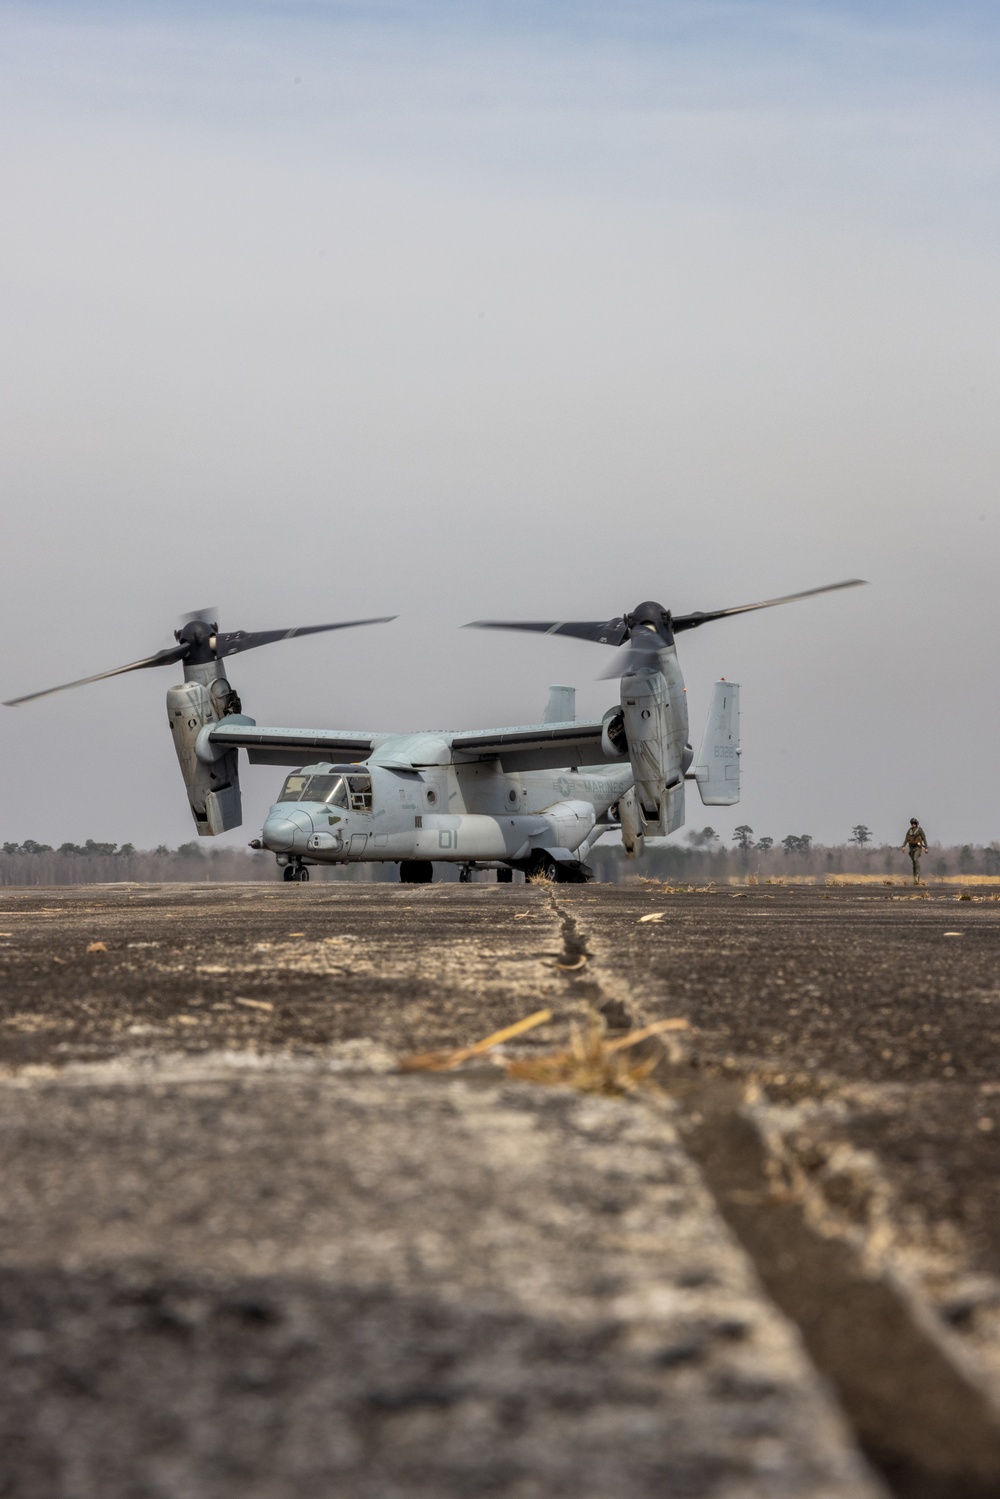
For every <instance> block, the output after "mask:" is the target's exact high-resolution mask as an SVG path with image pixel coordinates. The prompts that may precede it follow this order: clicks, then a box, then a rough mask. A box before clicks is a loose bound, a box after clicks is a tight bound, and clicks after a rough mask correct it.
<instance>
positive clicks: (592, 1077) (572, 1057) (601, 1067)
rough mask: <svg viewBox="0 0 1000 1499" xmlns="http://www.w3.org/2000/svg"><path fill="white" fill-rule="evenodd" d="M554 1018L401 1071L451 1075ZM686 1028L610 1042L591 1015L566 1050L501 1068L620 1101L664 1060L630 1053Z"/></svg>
mask: <svg viewBox="0 0 1000 1499" xmlns="http://www.w3.org/2000/svg"><path fill="white" fill-rule="evenodd" d="M551 1019H552V1012H551V1011H550V1010H538V1011H536V1013H535V1014H534V1015H528V1016H527V1017H526V1018H525V1019H524V1020H518V1021H517V1022H516V1024H514V1025H508V1026H506V1027H505V1029H504V1030H502V1031H494V1033H493V1035H492V1036H486V1037H485V1038H484V1039H483V1040H482V1041H477V1042H475V1044H474V1045H472V1046H462V1047H459V1048H458V1049H457V1050H454V1051H426V1052H422V1053H421V1054H420V1055H419V1056H412V1057H405V1058H404V1059H403V1061H401V1062H400V1064H399V1070H400V1071H401V1072H447V1071H450V1070H451V1069H452V1068H454V1067H458V1066H460V1065H461V1064H462V1063H463V1062H468V1061H471V1060H472V1059H473V1058H475V1057H482V1056H485V1055H486V1053H487V1052H489V1051H492V1050H493V1049H494V1047H497V1046H501V1045H502V1044H503V1042H504V1041H512V1040H513V1039H514V1037H515V1036H520V1035H523V1034H524V1032H525V1031H529V1030H532V1029H533V1028H534V1027H535V1026H537V1025H544V1024H545V1022H546V1021H548V1020H551ZM687 1029H688V1022H687V1021H686V1020H681V1019H679V1018H672V1019H670V1020H657V1021H655V1022H654V1024H652V1025H646V1026H643V1027H642V1029H641V1030H637V1031H633V1032H632V1033H631V1035H628V1036H623V1037H622V1038H621V1039H619V1040H617V1041H608V1040H607V1039H606V1032H605V1027H604V1022H603V1021H602V1020H601V1018H600V1016H599V1015H591V1017H590V1020H589V1022H588V1024H587V1026H586V1028H580V1027H579V1026H574V1028H573V1030H572V1032H571V1035H570V1042H569V1045H568V1046H567V1047H565V1048H564V1049H563V1050H562V1051H551V1052H547V1053H546V1054H545V1055H543V1056H538V1057H513V1058H510V1059H508V1058H503V1059H502V1066H503V1068H504V1071H505V1072H506V1074H507V1076H508V1077H512V1078H516V1079H517V1080H518V1081H519V1082H525V1083H539V1084H542V1085H545V1086H549V1087H564V1088H577V1089H579V1091H580V1092H581V1093H602V1094H606V1095H610V1096H612V1097H616V1098H620V1097H621V1096H622V1095H623V1094H625V1093H632V1092H634V1091H635V1090H636V1089H637V1088H649V1087H652V1086H653V1084H652V1082H651V1077H652V1074H653V1072H654V1071H655V1069H656V1066H657V1064H658V1063H659V1061H660V1053H659V1051H654V1052H653V1053H652V1054H651V1055H650V1056H646V1057H643V1058H641V1060H638V1061H636V1060H635V1059H633V1058H632V1057H630V1056H627V1055H626V1053H627V1052H628V1051H629V1050H630V1049H631V1048H632V1047H633V1046H636V1045H638V1043H639V1042H640V1041H648V1040H650V1039H651V1038H653V1037H654V1036H659V1035H662V1034H663V1033H664V1032H666V1031H681V1030H687Z"/></svg>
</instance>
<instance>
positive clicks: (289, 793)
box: [279, 772, 371, 807]
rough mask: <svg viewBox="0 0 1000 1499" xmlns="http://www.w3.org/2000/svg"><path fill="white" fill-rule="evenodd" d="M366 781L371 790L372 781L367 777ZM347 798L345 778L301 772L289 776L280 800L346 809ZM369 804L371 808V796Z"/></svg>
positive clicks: (353, 778) (352, 778) (354, 777)
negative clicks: (321, 803)
mask: <svg viewBox="0 0 1000 1499" xmlns="http://www.w3.org/2000/svg"><path fill="white" fill-rule="evenodd" d="M356 779H359V778H358V777H356V776H352V777H351V780H352V781H353V780H356ZM364 779H365V780H367V781H368V785H369V789H370V787H371V781H370V779H369V778H368V777H367V776H365V778H364ZM347 797H348V791H347V782H346V781H345V779H344V777H343V776H324V775H312V776H307V775H302V774H301V772H299V773H298V774H297V775H293V776H289V777H288V779H287V780H286V781H285V785H284V788H283V790H282V793H281V796H280V798H279V800H281V801H283V802H326V804H327V806H330V807H346V806H347ZM368 804H369V807H370V806H371V797H370V796H369V803H368Z"/></svg>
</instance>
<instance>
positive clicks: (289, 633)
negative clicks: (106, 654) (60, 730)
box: [3, 609, 396, 708]
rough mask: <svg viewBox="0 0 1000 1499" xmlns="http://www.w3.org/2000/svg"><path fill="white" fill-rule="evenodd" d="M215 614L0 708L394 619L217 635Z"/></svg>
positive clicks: (187, 620) (189, 620) (202, 614)
mask: <svg viewBox="0 0 1000 1499" xmlns="http://www.w3.org/2000/svg"><path fill="white" fill-rule="evenodd" d="M214 614H215V610H214V609H199V610H198V611H197V612H196V613H194V614H188V615H185V617H184V623H183V624H182V625H181V627H180V629H179V630H175V631H174V639H175V640H176V642H177V644H176V645H169V646H167V648H166V649H165V650H162V651H157V652H156V654H155V655H153V656H145V657H144V658H143V659H142V660H141V661H130V662H129V664H128V666H115V667H112V669H111V671H99V672H96V673H95V674H94V676H92V677H79V678H78V679H77V680H76V681H75V682H62V683H61V684H60V685H59V686H58V687H46V688H45V689H44V691H42V692H29V693H27V694H26V695H25V696H24V697H15V698H11V699H10V701H9V702H6V703H4V705H3V706H4V707H5V708H16V707H17V705H18V703H30V702H32V701H33V700H34V699H35V698H36V697H48V696H49V694H50V693H53V692H65V691H66V689H67V687H85V686H86V685H87V683H88V682H102V681H103V680H104V678H105V677H120V676H121V675H122V674H123V673H124V672H127V671H144V670H145V669H146V667H147V666H172V665H174V664H175V663H176V662H178V661H187V662H190V664H191V665H192V666H204V665H206V664H207V663H208V662H210V661H218V660H220V659H221V658H222V657H223V656H237V655H239V653H240V652H241V651H252V650H255V649H256V648H257V646H259V645H271V644H272V643H273V642H274V641H275V640H291V639H292V638H293V637H294V636H296V635H320V634H322V633H323V631H324V630H350V629H353V627H354V626H355V625H385V624H388V623H389V621H390V620H392V619H395V618H396V616H395V615H394V614H383V615H380V616H379V617H378V618H377V619H345V620H341V621H339V622H338V623H337V624H335V625H299V626H297V627H296V628H295V629H293V630H249V631H248V630H232V631H230V632H229V633H228V634H226V633H222V634H220V633H219V627H218V625H217V624H216V622H215V620H214V618H213V615H214Z"/></svg>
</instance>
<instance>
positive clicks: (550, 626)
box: [463, 615, 628, 645]
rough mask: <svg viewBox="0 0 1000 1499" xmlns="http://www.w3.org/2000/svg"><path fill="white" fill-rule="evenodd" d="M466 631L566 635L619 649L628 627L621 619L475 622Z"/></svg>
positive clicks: (464, 627) (477, 620)
mask: <svg viewBox="0 0 1000 1499" xmlns="http://www.w3.org/2000/svg"><path fill="white" fill-rule="evenodd" d="M463 629H466V630H532V631H534V633H535V634H537V635H569V636H572V638H573V639H575V640H593V641H595V642H596V643H597V644H598V645H621V643H622V641H623V640H624V639H625V637H626V635H627V634H628V625H627V624H626V623H625V621H624V619H622V617H621V615H619V616H618V618H617V619H607V620H599V619H597V620H590V619H568V620H567V619H562V620H560V619H557V620H544V619H542V620H521V619H474V620H471V621H470V622H469V624H467V625H464V626H463Z"/></svg>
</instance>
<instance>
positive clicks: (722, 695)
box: [694, 682, 740, 807]
mask: <svg viewBox="0 0 1000 1499" xmlns="http://www.w3.org/2000/svg"><path fill="white" fill-rule="evenodd" d="M694 778H695V780H696V781H697V782H698V790H699V791H700V792H701V799H702V801H703V802H704V804H705V806H706V807H731V806H733V805H734V804H735V803H736V802H738V801H739V799H740V689H739V684H738V683H737V682H716V684H715V690H714V691H713V693H712V708H711V711H710V713H709V715H708V723H707V724H706V725H705V737H704V738H703V739H702V741H701V749H700V750H699V752H698V758H697V760H696V761H695V764H694Z"/></svg>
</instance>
